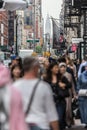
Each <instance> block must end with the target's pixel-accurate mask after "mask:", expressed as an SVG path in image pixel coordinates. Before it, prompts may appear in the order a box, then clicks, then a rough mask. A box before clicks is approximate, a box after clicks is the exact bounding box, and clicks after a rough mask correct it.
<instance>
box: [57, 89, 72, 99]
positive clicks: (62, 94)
mask: <svg viewBox="0 0 87 130" xmlns="http://www.w3.org/2000/svg"><path fill="white" fill-rule="evenodd" d="M58 96H59V97H60V98H66V97H69V96H70V94H69V89H67V88H65V89H62V88H61V87H58Z"/></svg>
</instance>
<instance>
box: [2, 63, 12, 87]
mask: <svg viewBox="0 0 87 130" xmlns="http://www.w3.org/2000/svg"><path fill="white" fill-rule="evenodd" d="M10 81H11V77H10V71H9V69H8V68H7V67H6V66H4V65H2V64H0V87H4V86H6V85H7V84H8V83H10Z"/></svg>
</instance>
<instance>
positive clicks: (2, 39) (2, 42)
mask: <svg viewBox="0 0 87 130" xmlns="http://www.w3.org/2000/svg"><path fill="white" fill-rule="evenodd" d="M3 45H4V37H3V36H1V46H3Z"/></svg>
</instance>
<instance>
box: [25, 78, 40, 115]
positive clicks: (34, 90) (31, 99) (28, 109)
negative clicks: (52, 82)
mask: <svg viewBox="0 0 87 130" xmlns="http://www.w3.org/2000/svg"><path fill="white" fill-rule="evenodd" d="M39 82H40V79H39V80H38V81H37V82H36V84H35V86H34V89H33V91H32V94H31V98H30V100H29V103H28V107H27V110H26V112H25V115H26V116H27V114H28V113H29V111H30V108H31V105H32V103H33V100H34V95H35V92H36V89H37V87H38V84H39Z"/></svg>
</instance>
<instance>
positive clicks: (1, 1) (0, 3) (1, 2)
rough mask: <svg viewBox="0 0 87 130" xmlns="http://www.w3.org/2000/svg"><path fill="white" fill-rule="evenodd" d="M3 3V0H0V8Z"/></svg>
mask: <svg viewBox="0 0 87 130" xmlns="http://www.w3.org/2000/svg"><path fill="white" fill-rule="evenodd" d="M3 3H4V1H3V0H0V8H2V7H3Z"/></svg>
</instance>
